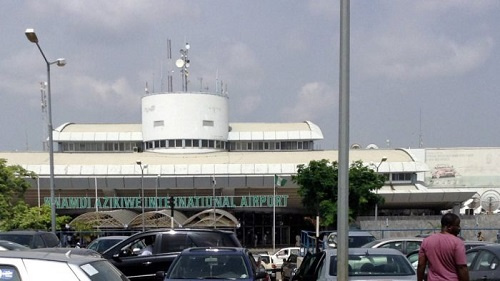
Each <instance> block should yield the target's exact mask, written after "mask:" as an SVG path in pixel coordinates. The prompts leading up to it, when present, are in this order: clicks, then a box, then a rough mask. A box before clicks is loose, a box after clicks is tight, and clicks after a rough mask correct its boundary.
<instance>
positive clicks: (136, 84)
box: [0, 0, 500, 151]
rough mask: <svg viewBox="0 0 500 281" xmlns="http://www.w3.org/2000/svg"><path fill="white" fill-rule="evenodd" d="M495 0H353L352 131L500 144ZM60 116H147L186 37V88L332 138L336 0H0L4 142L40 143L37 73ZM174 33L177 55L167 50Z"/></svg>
mask: <svg viewBox="0 0 500 281" xmlns="http://www.w3.org/2000/svg"><path fill="white" fill-rule="evenodd" d="M499 14H500V1H497V0H491V1H486V0H484V1H482V0H477V1H470V0H456V1H451V0H449V1H448V0H435V1H431V0H423V1H414V0H408V1H406V0H399V1H392V0H371V1H365V0H352V1H350V73H349V77H350V84H349V86H350V87H349V89H350V90H349V132H350V134H349V143H350V144H359V145H360V146H361V147H366V146H368V145H370V144H375V145H377V146H378V147H380V148H418V147H424V148H448V147H497V146H499V142H500V125H499V123H498V120H499V119H500V118H499V117H500V114H499V107H500V79H499V78H500V77H499V73H500V49H499V47H498V46H499V43H500V29H499V26H500V17H499V16H498V15H499ZM27 28H33V29H34V30H35V32H36V34H37V36H38V39H39V44H40V47H41V48H42V50H43V52H44V53H45V55H46V56H47V58H48V60H49V61H51V62H52V61H55V60H57V59H58V58H65V59H66V62H67V64H66V65H65V66H64V67H62V68H61V67H58V66H57V65H55V64H54V65H51V68H50V70H51V71H50V73H51V88H52V89H51V101H52V120H53V122H52V123H53V126H54V128H57V127H59V126H60V125H62V124H64V123H66V122H73V123H141V97H142V96H143V95H144V93H145V87H146V83H147V85H148V89H149V91H153V92H159V91H162V90H166V86H165V84H166V82H165V81H166V79H165V77H166V76H167V74H168V73H169V72H170V71H173V72H172V75H173V77H174V84H173V87H174V91H180V90H181V80H180V73H179V71H178V69H177V68H175V67H174V66H173V63H174V61H175V60H176V59H177V58H180V53H179V50H180V49H182V48H184V46H185V44H186V43H189V45H190V49H189V59H190V61H191V63H190V68H189V72H190V74H189V82H188V89H189V90H199V89H201V88H203V89H206V88H208V89H209V91H214V90H215V81H216V78H218V79H219V80H221V81H223V83H224V85H226V87H227V90H228V94H229V111H230V112H229V114H230V115H229V121H230V122H302V121H305V120H308V121H311V122H313V123H315V124H317V125H318V126H320V128H321V129H322V131H323V135H324V140H323V141H320V142H318V145H317V148H320V149H338V142H339V141H338V140H339V137H338V127H339V126H338V124H339V106H338V105H339V55H340V54H339V46H340V42H339V41H340V35H339V32H340V1H339V0H302V1H297V0H273V1H269V0H252V1H249V0H247V1H243V0H225V1H222V0H210V1H201V0H200V1H195V0H170V1H169V0H143V1H132V0H107V1H101V0H85V1H83V0H81V1H78V0H68V1H60V0H44V1H38V0H3V1H2V9H1V10H0V38H1V40H0V97H1V102H0V127H1V129H2V133H1V134H0V151H26V150H29V151H40V150H42V142H43V140H44V139H45V138H46V137H47V120H48V118H47V117H46V113H44V112H43V111H42V102H41V90H40V82H42V81H46V80H47V69H46V64H45V62H44V60H43V57H42V56H41V54H40V52H39V50H38V49H37V47H36V45H35V44H33V43H31V42H29V41H28V40H27V38H26V36H25V34H24V33H25V30H26V29H27ZM168 40H170V41H171V45H172V59H168V57H167V50H168V48H167V41H168Z"/></svg>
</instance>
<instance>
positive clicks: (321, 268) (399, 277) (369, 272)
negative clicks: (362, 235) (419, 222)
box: [293, 248, 417, 281]
mask: <svg viewBox="0 0 500 281" xmlns="http://www.w3.org/2000/svg"><path fill="white" fill-rule="evenodd" d="M348 274H349V280H391V281H406V280H413V281H414V280H417V274H416V272H415V270H414V269H413V267H412V266H411V264H410V262H409V261H408V259H407V258H406V257H405V256H404V255H403V254H402V253H401V252H400V251H398V250H395V249H385V248H349V260H348ZM293 280H297V281H306V280H318V281H337V249H326V250H324V251H323V252H320V253H316V254H310V255H309V257H307V256H306V258H304V261H303V262H302V264H301V266H300V267H299V269H298V270H297V273H296V275H295V276H294V277H293Z"/></svg>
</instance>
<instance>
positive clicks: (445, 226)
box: [441, 213, 460, 236]
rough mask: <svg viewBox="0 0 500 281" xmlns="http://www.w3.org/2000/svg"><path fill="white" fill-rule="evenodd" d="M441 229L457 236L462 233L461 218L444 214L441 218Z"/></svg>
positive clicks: (451, 214)
mask: <svg viewBox="0 0 500 281" xmlns="http://www.w3.org/2000/svg"><path fill="white" fill-rule="evenodd" d="M441 229H442V230H443V231H445V232H447V233H450V234H453V235H455V236H457V235H458V234H459V233H460V218H459V217H458V216H457V215H456V214H453V213H447V214H444V215H443V216H442V217H441Z"/></svg>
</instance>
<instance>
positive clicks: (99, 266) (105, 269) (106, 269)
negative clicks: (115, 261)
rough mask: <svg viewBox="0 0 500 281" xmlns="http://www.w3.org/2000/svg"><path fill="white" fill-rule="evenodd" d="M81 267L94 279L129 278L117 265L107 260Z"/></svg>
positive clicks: (100, 280)
mask: <svg viewBox="0 0 500 281" xmlns="http://www.w3.org/2000/svg"><path fill="white" fill-rule="evenodd" d="M80 268H81V269H82V270H83V271H84V272H85V274H87V276H88V277H89V278H90V280H92V281H125V280H127V278H126V277H125V275H124V274H123V273H121V272H120V271H119V270H118V269H116V267H114V266H112V265H111V264H110V263H108V262H106V261H97V262H92V263H88V264H84V265H81V266H80Z"/></svg>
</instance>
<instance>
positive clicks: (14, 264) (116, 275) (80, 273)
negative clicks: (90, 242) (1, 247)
mask: <svg viewBox="0 0 500 281" xmlns="http://www.w3.org/2000/svg"><path fill="white" fill-rule="evenodd" d="M67 249H68V251H67V252H66V253H49V252H42V251H30V250H27V251H2V252H0V280H11V281H19V280H23V281H45V280H51V281H97V280H106V281H128V280H129V279H128V278H127V277H126V276H125V275H123V273H121V272H120V271H119V270H118V269H117V268H116V267H114V266H113V265H112V264H111V263H110V262H109V261H107V260H105V259H103V258H98V257H93V256H82V255H76V254H72V253H71V251H72V250H71V248H67Z"/></svg>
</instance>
